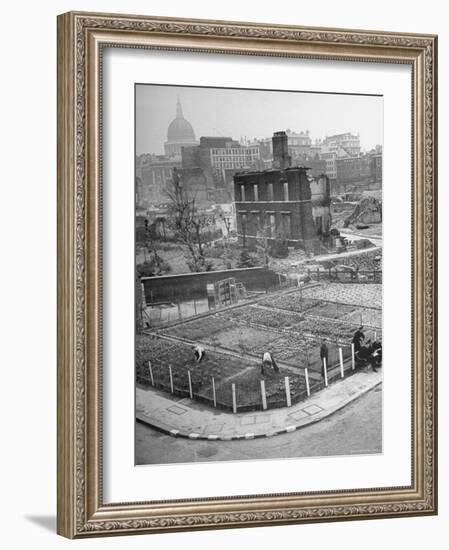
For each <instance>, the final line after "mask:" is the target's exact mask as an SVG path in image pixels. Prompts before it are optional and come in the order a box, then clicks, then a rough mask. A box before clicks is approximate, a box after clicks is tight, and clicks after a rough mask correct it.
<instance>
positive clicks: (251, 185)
mask: <svg viewBox="0 0 449 550" xmlns="http://www.w3.org/2000/svg"><path fill="white" fill-rule="evenodd" d="M307 172H308V168H307V167H305V166H291V159H290V156H289V154H288V136H287V134H286V133H285V132H275V133H274V135H273V169H271V170H263V171H244V172H238V173H237V174H235V176H234V197H235V211H236V216H237V233H238V238H239V243H240V244H241V245H242V246H244V247H249V248H253V247H255V246H256V245H257V241H258V240H259V239H260V238H261V237H265V238H267V239H268V240H269V241H270V240H271V241H273V242H274V241H275V240H277V239H283V240H286V241H287V244H288V246H290V247H294V248H299V249H303V250H305V251H307V252H309V253H312V254H318V253H320V252H322V251H323V247H322V244H321V240H320V239H321V237H322V235H323V234H326V233H327V232H328V231H329V229H330V224H331V217H330V196H329V193H330V190H329V180H328V178H327V177H326V176H323V177H322V178H317V179H312V178H310V177H309V176H308V173H307Z"/></svg>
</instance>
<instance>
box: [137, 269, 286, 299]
mask: <svg viewBox="0 0 449 550" xmlns="http://www.w3.org/2000/svg"><path fill="white" fill-rule="evenodd" d="M230 277H233V278H234V279H235V280H236V282H238V283H243V284H244V285H245V287H246V289H247V290H269V289H271V288H274V287H276V286H279V278H278V275H277V273H275V272H274V271H271V270H270V269H267V268H264V267H249V268H242V269H226V270H223V271H205V272H201V273H185V274H181V275H163V276H160V277H142V279H141V281H142V283H143V285H144V288H145V298H146V301H147V303H150V302H151V301H155V302H159V301H164V300H173V301H181V300H188V299H192V298H198V299H199V298H205V297H206V296H207V294H206V284H207V283H215V282H217V281H221V280H222V279H228V278H230Z"/></svg>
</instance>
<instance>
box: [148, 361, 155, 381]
mask: <svg viewBox="0 0 449 550" xmlns="http://www.w3.org/2000/svg"><path fill="white" fill-rule="evenodd" d="M148 370H149V371H150V378H151V385H152V386H154V378H153V367H152V366H151V361H148Z"/></svg>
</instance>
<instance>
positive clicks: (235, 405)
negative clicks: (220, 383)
mask: <svg viewBox="0 0 449 550" xmlns="http://www.w3.org/2000/svg"><path fill="white" fill-rule="evenodd" d="M232 412H233V413H236V412H237V399H236V397H235V384H232Z"/></svg>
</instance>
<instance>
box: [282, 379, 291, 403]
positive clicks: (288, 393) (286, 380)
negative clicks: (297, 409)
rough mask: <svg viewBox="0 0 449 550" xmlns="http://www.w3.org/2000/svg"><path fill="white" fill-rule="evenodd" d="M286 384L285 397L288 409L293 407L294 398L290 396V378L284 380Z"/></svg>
mask: <svg viewBox="0 0 449 550" xmlns="http://www.w3.org/2000/svg"><path fill="white" fill-rule="evenodd" d="M284 383H285V397H286V399H287V407H291V406H292V396H291V395H290V380H289V378H288V376H286V377H285V378H284Z"/></svg>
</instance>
